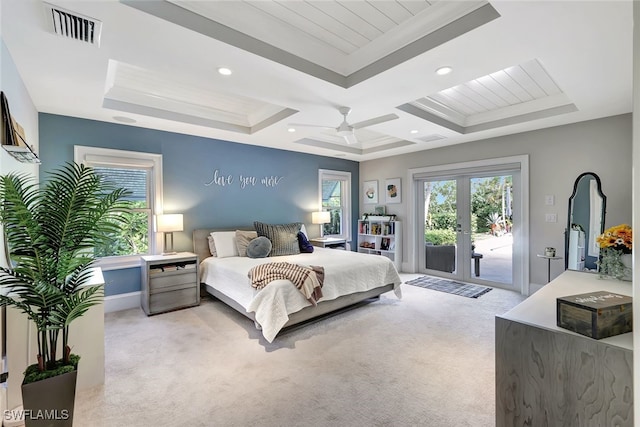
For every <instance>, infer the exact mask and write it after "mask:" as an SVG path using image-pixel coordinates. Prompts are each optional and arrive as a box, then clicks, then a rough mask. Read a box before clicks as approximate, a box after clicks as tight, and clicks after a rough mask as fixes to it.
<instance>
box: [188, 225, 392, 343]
mask: <svg viewBox="0 0 640 427" xmlns="http://www.w3.org/2000/svg"><path fill="white" fill-rule="evenodd" d="M242 229H244V230H247V229H248V228H247V227H244V228H242ZM213 231H216V230H212V229H196V230H194V231H193V245H194V252H195V253H196V254H197V255H198V259H199V260H200V281H201V282H202V284H203V285H204V288H205V289H206V291H207V293H209V294H210V295H212V296H214V297H215V298H217V299H219V300H220V301H222V302H224V303H225V304H227V305H229V306H230V307H232V308H233V309H235V310H237V311H238V312H240V313H241V314H243V315H244V316H246V317H248V318H249V319H251V320H253V321H254V322H255V325H256V327H257V328H258V329H260V330H261V332H262V335H263V336H264V338H265V339H266V340H267V341H268V342H270V343H271V342H273V340H274V339H275V337H276V335H277V334H278V333H279V332H280V331H282V330H284V329H289V328H291V327H292V326H294V325H301V324H304V323H306V322H309V321H310V320H312V319H317V318H319V317H322V316H325V315H329V314H332V313H335V312H337V311H340V310H343V309H345V308H348V307H351V306H355V305H357V304H358V303H362V302H364V301H368V300H370V299H372V298H377V297H379V296H380V295H381V294H383V293H385V292H389V291H394V293H395V295H396V296H397V297H398V298H401V296H402V294H401V290H400V284H401V282H402V281H401V279H400V276H399V275H398V272H397V270H396V268H395V265H394V264H393V262H392V261H391V260H390V259H388V258H386V257H383V256H376V255H369V254H362V253H357V252H351V251H342V250H337V249H328V248H319V247H316V248H314V251H313V253H301V254H297V255H283V256H269V257H267V258H249V257H246V256H226V257H214V256H211V252H210V249H209V242H208V240H207V239H208V236H209V235H210V233H211V232H213ZM269 262H290V263H294V264H299V265H317V266H322V267H323V268H324V285H323V287H322V294H323V297H322V298H320V299H319V300H318V302H317V305H313V304H312V303H311V302H309V301H308V300H307V299H306V298H305V297H304V296H303V295H302V293H301V292H300V291H299V290H298V289H296V287H295V286H294V285H293V283H292V282H291V281H288V280H275V281H273V282H271V283H270V284H269V285H267V286H266V287H264V288H263V289H261V290H256V289H254V288H253V287H252V286H251V283H250V280H249V278H248V272H249V270H250V269H251V268H252V267H254V266H256V265H259V264H263V263H269Z"/></svg>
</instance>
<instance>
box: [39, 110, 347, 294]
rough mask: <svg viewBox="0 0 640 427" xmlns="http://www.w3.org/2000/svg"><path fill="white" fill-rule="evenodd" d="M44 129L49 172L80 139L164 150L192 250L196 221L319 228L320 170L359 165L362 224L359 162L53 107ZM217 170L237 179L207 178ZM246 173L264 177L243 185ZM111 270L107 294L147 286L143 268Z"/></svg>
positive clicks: (185, 246)
mask: <svg viewBox="0 0 640 427" xmlns="http://www.w3.org/2000/svg"><path fill="white" fill-rule="evenodd" d="M39 130H40V152H39V155H40V159H41V160H42V166H41V173H40V178H41V179H46V172H47V171H50V170H53V169H56V168H57V167H59V166H60V165H63V164H64V163H66V162H72V161H73V149H74V146H75V145H84V146H91V147H102V148H112V149H119V150H129V151H140V152H147V153H156V154H162V158H163V165H162V167H163V175H164V179H163V186H164V211H165V213H182V214H184V228H185V230H184V231H183V232H180V233H174V248H175V249H176V250H178V251H191V250H192V242H191V232H192V230H194V229H196V228H209V227H211V228H218V227H219V228H233V227H252V226H253V221H262V222H267V223H287V222H294V221H301V222H303V223H305V225H306V227H307V229H308V230H309V231H310V234H311V235H312V236H313V235H317V234H318V231H319V228H318V227H319V226H317V225H312V224H311V212H312V211H314V210H317V209H318V169H331V170H339V171H346V172H351V194H352V195H353V197H352V207H351V211H352V214H353V224H352V226H351V227H352V228H351V229H352V231H353V232H355V230H357V227H356V225H357V216H358V212H359V206H358V201H359V197H358V194H359V191H358V182H359V174H358V173H359V164H358V163H357V162H354V161H350V160H345V159H339V158H334V157H325V156H316V155H311V154H303V153H297V152H293V151H287V150H278V149H273V148H265V147H259V146H253V145H247V144H239V143H234V142H229V141H221V140H216V139H209V138H203V137H197V136H190V135H183V134H178V133H172V132H164V131H158V130H152V129H145V128H139V127H134V126H127V125H119V124H114V123H106V122H99V121H94V120H86V119H79V118H74V117H67V116H59V115H53V114H45V113H40V114H39ZM216 170H218V173H219V174H221V175H224V176H231V177H232V178H233V182H232V183H231V184H230V185H225V186H221V185H216V184H212V185H209V186H207V185H205V184H207V183H209V182H211V180H212V178H213V175H214V173H215V171H216ZM241 175H242V176H245V177H247V176H250V177H255V178H256V180H257V183H256V184H255V185H247V186H245V188H241V185H240V182H239V177H240V176H241ZM265 177H267V178H269V177H281V179H280V181H279V183H278V185H276V186H266V185H264V184H262V183H261V182H260V181H261V180H262V178H265ZM351 246H352V247H354V248H355V245H354V244H353V243H352V245H351ZM130 270H133V271H130ZM104 275H105V280H106V282H107V286H106V287H105V295H107V296H108V295H114V294H121V293H127V292H134V291H139V290H140V279H139V277H140V272H139V269H127V270H122V271H105V272H104ZM124 282H126V283H124Z"/></svg>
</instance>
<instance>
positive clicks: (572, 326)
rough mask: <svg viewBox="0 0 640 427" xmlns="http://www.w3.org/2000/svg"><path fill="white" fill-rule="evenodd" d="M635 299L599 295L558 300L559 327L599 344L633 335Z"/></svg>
mask: <svg viewBox="0 0 640 427" xmlns="http://www.w3.org/2000/svg"><path fill="white" fill-rule="evenodd" d="M631 307H632V298H631V297H629V296H626V295H620V294H616V293H613V292H606V291H597V292H589V293H586V294H579V295H570V296H566V297H561V298H558V299H557V307H556V309H557V324H558V326H559V327H561V328H565V329H569V330H570V331H573V332H577V333H579V334H581V335H585V336H587V337H591V338H595V339H597V340H599V339H602V338H606V337H611V336H613V335H620V334H624V333H627V332H631V330H632V324H633V312H632V308H631Z"/></svg>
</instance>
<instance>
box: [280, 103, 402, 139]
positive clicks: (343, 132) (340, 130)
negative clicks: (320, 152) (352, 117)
mask: <svg viewBox="0 0 640 427" xmlns="http://www.w3.org/2000/svg"><path fill="white" fill-rule="evenodd" d="M338 111H339V112H340V114H342V117H343V119H342V123H340V125H338V127H333V126H321V125H308V124H302V123H290V124H289V126H305V127H318V128H324V129H335V130H336V133H337V134H338V136H341V137H343V138H344V140H345V142H346V143H347V144H349V145H350V144H355V143H357V142H358V139H357V138H356V135H355V133H354V132H353V131H354V130H356V129H361V128H364V127H367V126H373V125H377V124H378V123H384V122H388V121H390V120H395V119H397V118H398V116H397V115H396V114H393V113H392V114H386V115H384V116H379V117H374V118H373V119H369V120H364V121H362V122H358V123H353V124H349V123H348V122H347V116H348V115H349V113H350V112H351V108H350V107H340V108H338Z"/></svg>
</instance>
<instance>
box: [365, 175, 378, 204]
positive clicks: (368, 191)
mask: <svg viewBox="0 0 640 427" xmlns="http://www.w3.org/2000/svg"><path fill="white" fill-rule="evenodd" d="M362 194H363V195H364V196H363V197H364V203H378V181H377V180H376V181H365V182H364V184H363V185H362Z"/></svg>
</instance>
